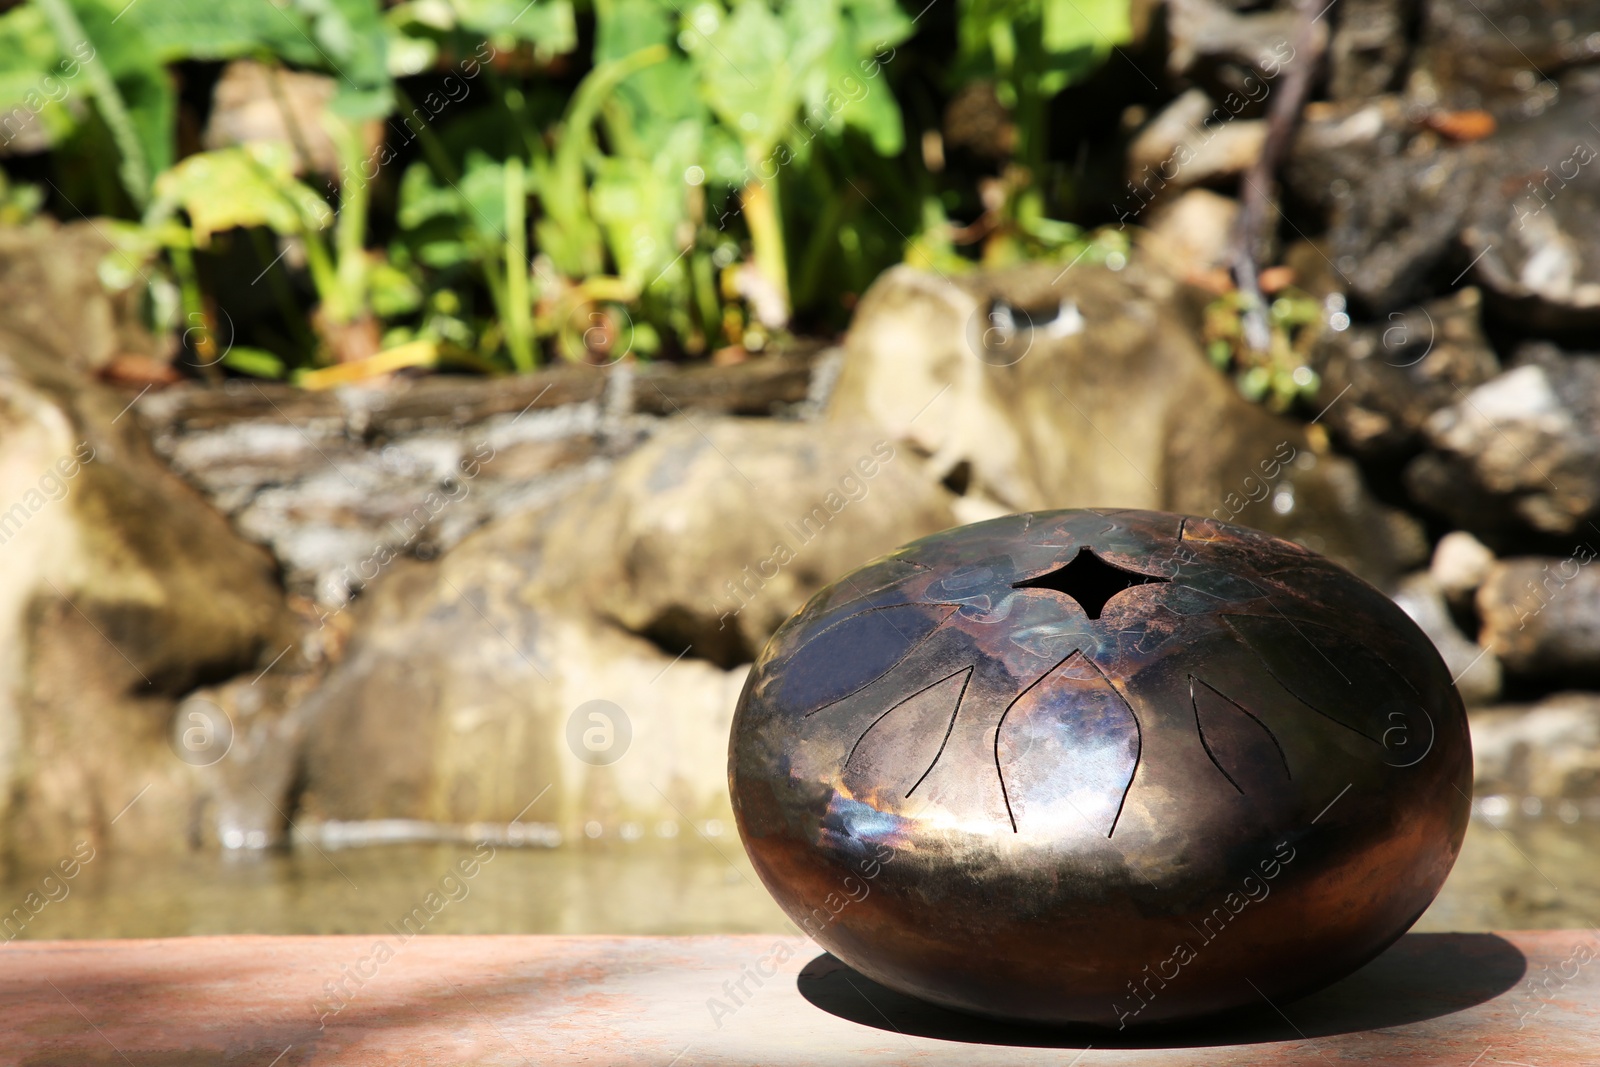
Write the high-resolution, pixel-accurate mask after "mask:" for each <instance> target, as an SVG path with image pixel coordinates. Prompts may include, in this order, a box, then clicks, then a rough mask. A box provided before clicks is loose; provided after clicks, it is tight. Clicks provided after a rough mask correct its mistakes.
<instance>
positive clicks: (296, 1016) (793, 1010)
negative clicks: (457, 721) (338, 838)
mask: <svg viewBox="0 0 1600 1067" xmlns="http://www.w3.org/2000/svg"><path fill="white" fill-rule="evenodd" d="M379 945H382V946H383V948H381V949H380V948H379V947H378V946H379ZM802 969H804V970H805V976H804V977H802V975H801V972H802ZM341 981H342V982H343V985H344V988H345V990H346V991H347V992H345V993H340V992H338V991H337V989H336V988H335V991H334V992H333V993H331V994H330V992H329V990H330V988H334V986H331V985H330V983H333V984H337V983H339V982H341ZM741 985H742V989H741V988H740V986H741ZM0 1004H3V1005H4V1008H5V1013H4V1031H3V1033H4V1035H5V1036H4V1038H3V1039H0V1063H4V1064H25V1065H45V1064H51V1065H63V1067H64V1065H73V1067H83V1065H99V1064H119V1065H128V1067H157V1065H159V1067H189V1065H200V1064H207V1065H210V1064H230V1065H232V1064H238V1065H245V1064H249V1065H254V1067H291V1065H304V1064H349V1065H356V1064H360V1065H375V1064H419V1065H421V1064H430V1065H431V1064H497V1065H498V1064H524V1065H538V1067H545V1065H553V1064H655V1065H659V1067H693V1065H695V1064H762V1065H788V1064H832V1063H848V1064H851V1065H863V1064H898V1063H916V1064H960V1065H963V1067H973V1065H985V1064H1014V1063H1015V1064H1053V1065H1057V1067H1064V1065H1067V1064H1076V1065H1082V1067H1093V1065H1096V1064H1119V1065H1120V1064H1137V1065H1158V1064H1159V1065H1170V1064H1194V1065H1196V1067H1199V1065H1205V1067H1231V1065H1243V1064H1252V1065H1254V1064H1279V1063H1283V1064H1299V1063H1307V1064H1358V1063H1359V1064H1405V1065H1407V1067H1426V1065H1432V1064H1439V1065H1445V1064H1450V1065H1456V1067H1489V1065H1490V1064H1496V1063H1500V1064H1536V1065H1539V1067H1558V1065H1568V1064H1596V1063H1600V933H1596V932H1593V931H1540V932H1536V933H1506V934H1499V935H1494V934H1411V935H1407V936H1406V937H1405V938H1403V939H1402V940H1401V941H1400V942H1399V943H1398V944H1396V945H1395V946H1394V947H1393V948H1391V949H1390V950H1389V951H1388V952H1386V953H1384V955H1382V956H1380V957H1379V958H1378V959H1377V960H1375V961H1374V962H1373V963H1371V964H1369V965H1368V966H1367V967H1366V968H1364V969H1363V970H1362V971H1360V972H1358V973H1357V974H1355V975H1353V976H1351V977H1350V978H1347V979H1345V980H1344V981H1343V982H1340V983H1339V984H1338V985H1335V986H1333V987H1331V988H1330V989H1327V990H1324V991H1323V992H1321V993H1318V994H1316V995H1314V996H1311V997H1307V998H1304V999H1302V1000H1298V1001H1293V1002H1289V1003H1284V1004H1277V1005H1267V1004H1263V1005H1262V1007H1261V1010H1260V1011H1259V1013H1255V1014H1252V1015H1249V1016H1246V1017H1243V1018H1240V1019H1236V1020H1230V1021H1227V1022H1223V1023H1213V1024H1210V1025H1208V1026H1207V1027H1205V1028H1190V1029H1187V1030H1180V1031H1167V1032H1162V1033H1136V1032H1134V1031H1128V1032H1124V1033H1120V1034H1119V1033H1113V1032H1107V1031H1098V1032H1090V1031H1083V1032H1063V1031H1039V1030H1025V1029H1018V1028H1014V1027H1006V1026H1001V1025H998V1024H991V1023H986V1022H983V1021H981V1020H969V1019H966V1018H965V1017H962V1016H956V1015H953V1014H950V1013H946V1012H942V1011H940V1010H938V1009H932V1008H927V1007H924V1006H921V1005H919V1004H917V1003H916V1002H914V1001H910V1000H909V999H907V998H904V997H901V996H899V995H897V994H894V993H891V992H890V991H888V990H885V989H883V988H881V987H879V986H876V985H874V984H873V983H871V982H870V981H868V980H867V979H865V978H863V977H861V976H860V975H858V974H855V973H854V972H851V971H848V970H845V969H843V968H842V967H840V966H839V965H838V964H837V963H835V962H834V961H832V959H831V957H821V954H820V952H819V950H818V949H817V948H816V946H815V945H813V944H812V943H811V942H809V941H805V940H802V939H799V938H783V937H774V936H771V935H756V936H739V937H686V938H668V937H662V938H639V937H629V938H622V937H521V936H518V937H511V936H507V937H443V936H421V937H414V938H412V939H410V940H409V941H401V940H400V939H399V938H398V937H395V936H392V935H391V936H384V937H370V936H367V937H195V938H173V939H167V940H153V941H55V942H43V941H41V942H20V941H19V942H12V943H10V944H9V945H7V946H5V947H4V948H3V949H0ZM819 1005H820V1006H819ZM1091 1046H1092V1047H1091Z"/></svg>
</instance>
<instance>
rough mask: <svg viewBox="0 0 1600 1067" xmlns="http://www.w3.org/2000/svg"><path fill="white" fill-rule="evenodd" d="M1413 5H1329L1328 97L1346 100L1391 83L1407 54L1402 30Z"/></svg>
mask: <svg viewBox="0 0 1600 1067" xmlns="http://www.w3.org/2000/svg"><path fill="white" fill-rule="evenodd" d="M1417 6H1418V4H1417V0H1343V2H1342V3H1341V4H1339V6H1338V7H1337V8H1335V9H1334V12H1333V17H1334V20H1335V29H1334V31H1333V42H1332V44H1331V45H1330V46H1329V54H1328V66H1329V71H1328V93H1329V95H1331V96H1332V97H1333V98H1334V99H1335V100H1347V99H1350V98H1353V97H1354V98H1361V97H1369V96H1377V95H1379V94H1380V93H1387V92H1389V91H1390V90H1392V89H1394V88H1395V87H1396V85H1395V83H1396V82H1397V81H1399V79H1400V75H1401V74H1402V73H1403V72H1404V70H1405V65H1406V59H1407V57H1408V55H1409V52H1410V44H1409V41H1408V40H1407V31H1408V30H1409V29H1410V27H1411V25H1412V24H1413V22H1414V20H1415V18H1416V12H1417Z"/></svg>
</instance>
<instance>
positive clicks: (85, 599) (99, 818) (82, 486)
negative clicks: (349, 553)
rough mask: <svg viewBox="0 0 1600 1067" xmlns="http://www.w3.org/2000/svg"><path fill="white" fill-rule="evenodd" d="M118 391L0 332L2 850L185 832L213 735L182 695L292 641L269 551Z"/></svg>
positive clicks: (151, 843) (148, 843)
mask: <svg viewBox="0 0 1600 1067" xmlns="http://www.w3.org/2000/svg"><path fill="white" fill-rule="evenodd" d="M130 399H131V397H130V396H126V395H123V394H120V393H116V392H113V391H111V390H110V389H107V388H105V387H103V386H100V385H97V384H95V383H93V382H92V381H90V380H88V379H87V378H85V377H84V376H83V375H82V374H81V373H80V372H79V371H78V370H77V369H75V368H74V367H73V366H72V365H71V362H70V360H69V358H68V357H67V356H65V355H64V354H61V353H58V352H55V351H51V350H40V349H39V348H37V347H35V346H34V344H33V343H32V342H31V341H30V340H29V339H27V338H26V337H20V336H17V335H15V334H11V333H8V332H5V331H3V330H0V408H3V409H4V418H3V420H0V423H3V425H4V427H5V432H4V435H3V438H0V542H3V546H4V553H3V554H0V639H3V646H4V647H5V648H6V649H7V650H8V653H7V654H8V663H9V667H8V669H7V671H6V673H5V679H6V681H5V684H4V685H3V686H0V847H3V848H4V849H5V850H6V851H7V852H8V854H34V853H40V852H42V853H45V854H50V853H54V852H56V851H58V850H60V849H61V848H65V847H69V846H70V845H71V844H72V843H73V842H75V841H79V840H83V839H89V840H91V841H93V842H95V843H96V844H97V845H99V844H104V843H107V842H112V843H115V844H116V845H118V846H120V847H123V848H126V849H130V850H135V851H138V850H153V851H160V850H171V849H175V848H182V847H183V846H184V845H185V844H186V843H187V841H188V840H189V838H190V836H191V834H190V831H191V827H192V823H193V820H194V818H195V816H196V814H197V801H198V796H199V794H200V793H201V791H202V788H203V787H202V785H201V782H200V780H199V778H198V777H197V768H196V766H195V761H196V760H203V759H206V758H209V754H210V753H211V752H212V751H214V750H215V745H214V741H215V735H214V734H212V733H209V732H208V731H207V730H205V729H201V730H200V731H199V732H198V733H192V734H190V735H188V738H187V739H188V741H189V742H190V743H189V745H188V747H187V748H184V747H183V741H184V735H183V733H182V731H181V730H178V729H176V727H177V723H176V722H175V719H174V713H175V706H176V703H177V700H178V698H179V697H181V696H182V695H183V694H184V693H187V692H189V691H190V690H192V689H193V688H195V687H196V686H197V685H201V684H204V683H207V682H210V681H213V680H215V679H218V678H223V677H228V676H230V675H232V674H235V673H237V672H240V671H245V670H259V669H260V668H261V667H263V666H265V665H266V663H267V662H268V661H270V660H272V658H273V657H274V656H275V655H278V654H279V653H280V651H287V649H288V647H289V646H290V644H291V643H292V640H293V633H294V624H293V621H292V619H291V617H290V616H289V614H288V612H287V610H286V609H285V607H284V604H283V600H282V592H281V589H280V587H279V586H278V584H277V580H276V574H275V568H274V567H273V564H272V561H271V559H270V557H268V556H267V554H266V553H265V552H263V551H261V550H260V549H259V548H256V547H254V546H252V545H249V544H247V543H245V542H244V541H243V540H241V539H240V538H239V537H238V536H237V535H236V534H235V533H234V532H233V531H232V530H231V529H230V528H229V526H228V523H227V520H226V519H224V518H223V517H222V516H221V515H219V514H218V513H216V512H215V511H213V510H212V509H211V508H210V507H208V506H207V505H206V504H205V503H204V502H203V501H202V500H201V499H200V498H199V497H198V496H197V495H196V494H195V493H194V492H193V491H192V490H191V489H189V488H188V487H187V486H185V485H184V484H183V483H182V481H181V480H180V479H178V478H177V477H176V476H175V475H173V474H172V473H171V472H170V471H168V470H167V469H166V468H165V467H164V466H162V464H161V463H160V461H159V460H157V459H156V457H155V456H154V455H153V454H152V452H151V451H150V448H149V444H148V442H147V440H146V439H145V438H144V435H143V433H142V432H141V431H140V429H139V427H138V425H137V424H136V422H135V420H134V419H132V418H129V417H125V416H126V411H127V405H128V403H129V400H130Z"/></svg>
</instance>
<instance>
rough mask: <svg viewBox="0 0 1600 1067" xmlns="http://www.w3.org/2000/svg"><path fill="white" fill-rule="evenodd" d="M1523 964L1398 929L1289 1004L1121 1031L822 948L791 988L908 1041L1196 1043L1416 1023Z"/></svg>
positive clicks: (1474, 998)
mask: <svg viewBox="0 0 1600 1067" xmlns="http://www.w3.org/2000/svg"><path fill="white" fill-rule="evenodd" d="M1526 970H1527V959H1526V958H1525V957H1524V956H1523V955H1522V953H1521V952H1520V951H1519V950H1518V949H1517V947H1516V946H1515V945H1513V944H1511V943H1510V942H1509V941H1506V940H1505V939H1504V938H1501V937H1496V936H1495V935H1494V934H1406V935H1405V936H1404V937H1402V938H1401V939H1400V940H1399V941H1397V942H1395V943H1394V945H1393V946H1391V947H1390V948H1389V949H1388V950H1387V951H1386V952H1384V953H1383V954H1382V955H1381V956H1379V957H1378V958H1377V959H1375V960H1373V961H1372V962H1371V963H1369V964H1367V965H1366V966H1365V967H1363V968H1361V969H1360V970H1359V971H1357V972H1356V973H1355V974H1352V975H1351V976H1350V977H1348V978H1345V979H1343V980H1342V981H1339V982H1336V983H1334V984H1333V985H1331V986H1329V987H1328V988H1326V989H1324V990H1321V991H1320V992H1317V993H1313V994H1311V995H1310V996H1306V997H1303V998H1301V999H1299V1000H1296V1001H1292V1002H1286V1003H1279V1004H1277V1005H1276V1007H1274V1006H1272V1005H1269V1004H1267V1003H1266V1002H1265V1001H1263V1002H1262V1004H1261V1006H1260V1007H1259V1008H1246V1009H1241V1010H1239V1011H1237V1012H1231V1013H1229V1014H1227V1015H1224V1016H1218V1017H1216V1018H1214V1019H1209V1020H1206V1021H1205V1022H1202V1023H1186V1024H1180V1023H1173V1024H1166V1025H1159V1026H1147V1027H1140V1028H1137V1029H1133V1028H1130V1029H1128V1030H1125V1031H1118V1030H1113V1029H1109V1028H1101V1027H1087V1026H1085V1027H1059V1028H1058V1027H1044V1026H1030V1025H1018V1024H1012V1023H1002V1022H996V1021H993V1020H989V1019H983V1018H978V1017H976V1016H971V1015H964V1014H962V1013H961V1012H957V1011H951V1010H949V1009H947V1008H940V1007H937V1006H935V1005H933V1004H927V1003H924V1002H923V1001H920V1000H917V999H916V998H915V997H911V996H907V995H906V994H904V993H897V992H895V991H894V990H891V989H888V988H886V987H884V986H881V985H879V984H878V983H877V982H874V981H873V980H872V979H870V978H867V977H865V976H863V975H861V974H859V973H857V972H856V971H854V970H852V969H851V968H849V967H847V966H845V965H844V964H843V963H841V962H840V961H839V960H838V959H836V958H835V957H834V956H832V955H831V954H828V953H824V954H822V955H821V956H818V957H817V958H816V959H814V960H812V961H811V962H810V963H808V964H806V966H805V968H804V969H803V970H802V971H801V972H800V978H799V982H798V985H799V990H800V995H801V996H802V997H804V998H805V999H806V1000H807V1001H809V1002H810V1003H811V1004H813V1005H814V1006H816V1007H818V1008H821V1009H822V1010H823V1011H825V1012H828V1013H829V1014H830V1015H835V1016H838V1017H839V1018H841V1019H848V1020H850V1021H851V1022H855V1023H860V1024H861V1025H863V1026H871V1027H874V1028H876V1029H879V1030H886V1031H896V1032H899V1033H902V1034H909V1035H914V1036H917V1037H928V1038H935V1039H938V1040H943V1041H964V1042H970V1043H975V1044H986V1045H1012V1046H1021V1047H1026V1048H1065V1049H1072V1048H1088V1047H1091V1046H1092V1047H1094V1048H1099V1049H1106V1048H1204V1047H1213V1046H1218V1045H1249V1044H1259V1043H1262V1042H1268V1041H1289V1040H1294V1039H1297V1038H1316V1037H1330V1036H1333V1035H1336V1034H1347V1033H1352V1032H1356V1031H1363V1030H1378V1029H1382V1028H1385V1027H1392V1026H1405V1025H1407V1024H1410V1023H1419V1022H1425V1021H1427V1020H1429V1019H1437V1018H1439V1017H1441V1016H1445V1015H1451V1014H1453V1013H1455V1012H1458V1011H1463V1010H1465V1009H1467V1008H1470V1007H1473V1006H1474V1005H1477V1004H1482V1003H1484V1002H1485V1001H1489V1000H1493V999H1494V998H1495V997H1497V996H1499V995H1500V994H1502V993H1504V992H1506V991H1507V990H1509V989H1511V988H1513V987H1515V986H1516V984H1517V983H1518V982H1520V981H1521V980H1522V976H1523V974H1524V973H1525V972H1526ZM1278 1009H1284V1010H1285V1012H1286V1014H1287V1018H1285V1015H1284V1014H1280V1013H1279V1010H1278Z"/></svg>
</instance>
